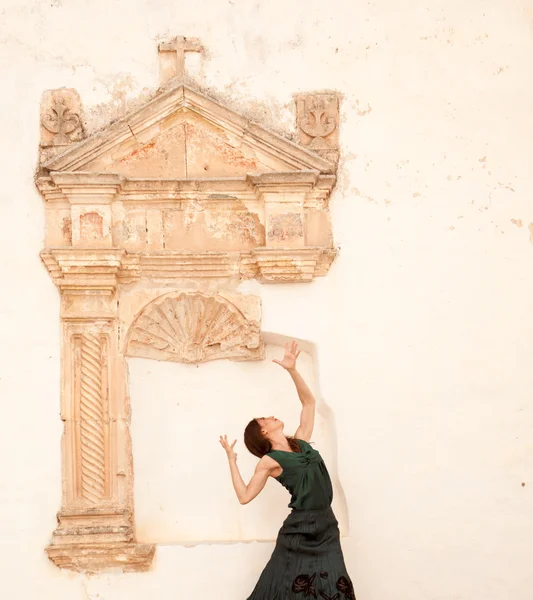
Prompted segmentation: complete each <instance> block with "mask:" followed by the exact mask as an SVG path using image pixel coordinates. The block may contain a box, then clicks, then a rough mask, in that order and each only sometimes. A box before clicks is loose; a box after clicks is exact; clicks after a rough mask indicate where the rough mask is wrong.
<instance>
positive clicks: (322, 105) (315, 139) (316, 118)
mask: <svg viewBox="0 0 533 600" xmlns="http://www.w3.org/2000/svg"><path fill="white" fill-rule="evenodd" d="M296 122H297V125H298V134H299V137H300V143H301V144H302V145H304V146H307V147H308V148H309V149H310V150H313V151H314V152H316V153H317V154H320V155H321V156H323V158H326V159H328V160H333V161H334V162H336V160H337V158H338V147H339V98H338V97H337V96H336V95H335V94H332V93H317V94H303V95H298V96H297V97H296Z"/></svg>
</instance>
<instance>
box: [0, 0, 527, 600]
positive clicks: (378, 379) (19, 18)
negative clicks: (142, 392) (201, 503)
mask: <svg viewBox="0 0 533 600" xmlns="http://www.w3.org/2000/svg"><path fill="white" fill-rule="evenodd" d="M0 8H1V9H2V19H1V23H0V41H1V42H2V43H1V44H0V65H1V69H2V73H3V76H4V81H3V85H2V89H3V93H4V102H5V108H4V110H3V111H1V112H0V125H1V131H2V134H3V140H4V144H3V146H2V149H1V150H0V154H1V157H2V165H3V173H4V188H3V194H2V200H1V202H0V219H1V222H2V224H3V227H2V236H1V238H0V244H1V247H2V253H1V256H2V263H1V270H2V294H1V295H0V321H1V331H2V354H3V356H2V358H3V360H2V369H1V371H0V397H1V398H2V399H3V403H2V405H3V413H2V417H3V419H2V421H3V425H4V426H3V432H2V436H0V455H1V456H2V457H3V459H4V460H3V461H2V462H3V464H2V473H3V481H4V485H3V486H2V492H1V493H0V507H1V523H2V525H1V528H0V539H1V540H2V544H1V550H0V552H1V562H0V564H1V565H2V574H3V578H2V581H3V589H4V594H5V595H6V596H10V597H17V598H37V597H38V598H40V599H41V600H47V599H50V600H51V599H52V598H53V599H54V600H66V599H68V600H73V599H75V600H82V599H86V598H90V599H91V600H94V599H96V598H99V599H105V600H123V599H126V598H128V600H131V599H132V598H133V599H134V600H136V599H141V598H145V597H147V596H148V595H153V596H155V597H158V598H161V599H166V598H169V599H170V598H198V597H207V596H208V595H209V590H213V589H216V590H217V593H218V595H219V597H220V598H227V599H228V600H234V599H237V598H244V597H246V594H247V592H248V591H249V590H250V589H251V587H252V586H253V583H254V581H255V579H256V578H257V575H258V573H259V571H260V569H261V568H262V566H263V564H264V562H265V561H266V559H267V558H268V556H269V554H270V552H271V549H272V545H271V544H267V543H265V544H258V543H246V544H233V545H227V544H224V545H217V544H211V545H210V544H205V545H199V546H196V547H193V548H186V547H183V546H177V545H163V546H159V547H158V551H157V552H158V554H157V559H156V562H155V564H154V570H153V571H152V572H151V573H148V574H138V575H128V576H123V575H116V574H111V575H105V576H101V577H95V578H91V579H85V578H83V577H80V576H78V575H73V574H69V573H64V572H60V571H59V570H57V569H56V567H54V566H53V565H52V564H51V563H50V562H49V561H48V559H47V558H46V555H45V554H44V550H43V549H44V547H45V546H46V544H47V543H48V541H49V536H50V533H51V531H52V530H53V528H54V513H55V511H56V510H57V509H58V508H59V504H60V472H61V471H60V456H59V439H60V435H61V421H60V419H59V415H58V412H59V328H58V310H59V308H58V294H57V291H56V289H55V288H54V287H53V284H52V282H51V281H50V279H49V276H48V274H47V273H46V271H45V268H44V267H43V266H42V265H41V263H40V261H39V259H38V252H39V250H40V249H41V247H42V241H43V231H44V223H43V209H42V202H41V198H40V197H39V195H38V193H37V191H36V190H35V188H34V185H33V181H32V177H33V170H34V167H35V164H36V159H37V144H38V134H39V128H38V114H39V102H40V98H41V94H42V92H43V90H45V89H49V88H57V87H61V86H66V87H73V88H76V89H77V90H78V91H79V92H80V95H81V97H82V100H83V102H84V106H85V110H86V111H88V113H91V112H92V111H95V112H94V115H93V117H94V120H93V123H95V124H96V123H97V122H98V119H101V122H102V123H103V122H104V120H105V119H107V118H109V114H110V113H109V111H111V112H112V113H113V114H115V115H119V114H121V111H123V110H125V109H126V107H127V105H128V98H129V97H133V96H136V95H138V94H139V93H140V92H141V91H142V90H143V89H146V90H147V91H146V94H148V93H149V89H150V88H153V87H154V86H156V85H157V62H156V61H157V56H156V52H155V43H154V40H155V38H156V37H157V36H164V35H166V34H168V33H171V34H185V35H196V36H198V37H200V38H201V39H202V42H203V43H204V45H205V46H206V47H207V48H208V49H209V60H208V61H206V62H205V63H204V65H203V66H202V65H201V64H200V62H198V61H197V57H192V61H193V62H194V61H197V62H198V64H197V65H196V72H197V74H198V77H199V79H203V82H204V84H205V85H207V86H208V87H211V88H212V89H213V90H214V91H215V92H217V93H218V94H219V95H220V96H221V97H223V98H225V99H226V100H230V101H231V102H232V104H233V106H234V107H235V108H236V109H239V110H243V111H244V112H247V113H248V114H252V115H254V116H256V117H258V118H262V119H263V121H264V123H266V124H267V125H270V126H272V127H274V128H276V129H289V128H290V127H291V123H292V120H293V116H292V114H291V107H292V99H291V94H292V93H294V92H299V91H306V90H314V89H317V88H324V89H328V88H329V89H336V90H339V91H341V92H342V93H343V94H344V101H343V104H342V111H343V123H342V128H341V150H342V152H341V157H342V158H341V161H342V162H341V168H340V182H339V185H338V187H337V190H336V192H335V193H334V195H333V199H332V210H333V215H334V223H333V226H334V233H335V236H336V241H337V243H338V244H339V245H340V247H341V254H340V257H339V258H338V260H337V261H336V263H335V264H334V266H333V268H332V270H331V271H330V273H329V274H328V276H327V277H326V278H324V279H319V280H317V281H316V282H314V283H313V284H311V285H308V286H307V285H305V286H304V285H302V286H286V287H285V286H275V287H268V286H261V287H259V286H257V288H258V289H260V294H261V296H262V299H263V310H264V318H263V328H264V329H265V330H266V331H271V332H275V333H278V334H283V335H287V336H295V337H299V338H302V339H306V340H309V341H310V342H312V343H313V344H314V345H315V346H316V348H317V357H316V360H317V364H318V368H319V380H320V384H321V391H322V395H323V397H324V399H325V400H326V401H327V402H328V404H329V406H331V408H332V411H333V413H334V415H335V422H336V435H337V439H338V467H339V476H340V479H341V481H342V483H343V487H344V491H345V494H346V501H347V506H348V511H349V519H350V537H349V538H346V539H345V540H344V542H343V544H344V549H345V552H346V559H347V562H348V565H349V568H350V571H351V574H352V576H353V578H354V580H355V582H356V590H357V593H358V598H359V600H389V599H390V600H392V599H394V600H428V599H430V598H431V599H435V600H437V599H438V600H441V599H442V600H449V599H451V598H455V599H459V598H469V599H471V598H484V599H485V600H496V599H498V600H500V599H501V598H513V600H529V598H530V596H531V589H532V586H533V574H532V572H531V556H532V555H533V510H532V508H531V507H532V502H531V493H532V492H531V490H532V489H533V481H532V471H533V443H532V442H531V440H532V433H533V413H532V401H531V392H530V390H531V388H532V385H533V372H532V370H531V363H532V358H533V343H532V339H533V316H532V311H531V306H532V303H533V277H532V276H531V262H532V252H533V246H532V245H531V240H530V236H531V235H532V234H531V230H533V225H531V224H532V223H533V205H532V204H531V200H530V197H529V192H530V190H531V188H532V184H533V169H531V166H530V164H529V162H530V157H531V155H532V151H533V147H532V146H533V110H532V108H533V106H532V104H533V103H532V96H533V87H532V84H531V78H530V64H531V60H530V57H531V55H532V52H533V10H531V9H529V8H524V3H522V2H518V1H516V0H505V1H504V0H493V1H492V2H488V3H487V2H481V1H480V0H472V1H471V2H468V3H465V2H459V1H457V0H452V1H447V2H443V1H442V0H440V1H439V0H437V1H435V2H431V3H429V2H428V3H425V4H424V3H417V2H414V1H410V2H407V3H403V4H398V3H397V2H393V1H391V0H377V1H375V2H370V3H368V2H364V3H348V2H340V1H338V0H333V1H332V2H329V3H327V4H324V3H323V2H317V1H316V0H308V1H306V2H300V1H299V2H293V3H288V2H280V1H278V0H272V1H271V2H268V3H261V4H259V3H248V2H242V1H241V2H239V1H238V0H235V1H234V2H227V3H222V2H214V1H213V2H204V3H201V4H199V5H196V6H195V7H194V8H193V6H192V5H191V4H190V3H185V2H182V1H178V2H175V1H174V2H170V1H168V0H151V1H148V0H145V1H142V0H139V1H137V2H133V3H132V2H125V1H123V0H117V1H116V2H113V3H111V4H110V3H108V2H104V1H103V0H94V1H92V2H83V1H81V0H76V1H72V2H64V3H63V2H61V0H48V1H35V0H34V1H32V0H30V1H28V2H25V3H24V4H21V3H19V2H18V1H15V0H2V1H1V3H0ZM193 66H194V65H193ZM254 102H255V104H254ZM101 103H107V104H108V108H109V111H108V112H105V111H101V110H100V109H97V108H96V107H97V105H99V104H101ZM166 391H167V390H166V389H161V390H157V389H156V390H154V395H157V393H158V392H159V393H160V394H164V393H166ZM228 433H229V432H228ZM202 452H206V453H211V452H212V461H213V469H221V470H225V469H227V467H226V465H225V463H224V457H223V456H222V455H221V452H220V449H219V448H217V447H213V449H212V450H211V449H210V448H206V449H205V450H203V451H202ZM241 453H242V450H241ZM204 458H205V457H204ZM523 484H525V485H523Z"/></svg>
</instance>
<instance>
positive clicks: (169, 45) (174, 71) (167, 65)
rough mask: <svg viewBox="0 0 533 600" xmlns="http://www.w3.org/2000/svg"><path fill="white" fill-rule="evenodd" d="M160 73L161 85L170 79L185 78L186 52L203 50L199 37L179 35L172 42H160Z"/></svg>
mask: <svg viewBox="0 0 533 600" xmlns="http://www.w3.org/2000/svg"><path fill="white" fill-rule="evenodd" d="M158 50H159V74H160V80H161V85H164V84H165V83H167V81H169V79H173V78H177V79H178V80H181V81H183V79H184V78H185V53H186V52H202V51H203V47H202V44H201V43H200V40H199V39H198V38H187V37H183V36H180V37H177V38H174V39H173V40H171V41H170V42H162V43H161V44H159V47H158Z"/></svg>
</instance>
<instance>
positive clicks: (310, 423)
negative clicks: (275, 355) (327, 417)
mask: <svg viewBox="0 0 533 600" xmlns="http://www.w3.org/2000/svg"><path fill="white" fill-rule="evenodd" d="M299 355H300V351H299V350H298V345H297V344H296V342H292V343H291V344H288V343H287V344H285V356H284V357H283V359H282V360H276V359H274V360H273V362H275V363H276V364H278V365H280V366H281V367H283V368H284V369H285V370H286V371H287V372H288V373H289V375H290V376H291V378H292V380H293V381H294V385H295V386H296V391H297V392H298V397H299V398H300V402H301V403H302V412H301V414H300V426H299V427H298V429H297V430H296V433H295V434H294V437H295V438H296V439H299V440H305V441H306V442H308V441H309V440H310V439H311V436H312V435H313V428H314V426H315V404H316V402H315V397H314V396H313V394H312V392H311V390H310V389H309V387H308V386H307V384H306V383H305V381H304V379H303V377H302V376H301V375H300V373H298V371H297V369H296V359H297V358H298V356H299Z"/></svg>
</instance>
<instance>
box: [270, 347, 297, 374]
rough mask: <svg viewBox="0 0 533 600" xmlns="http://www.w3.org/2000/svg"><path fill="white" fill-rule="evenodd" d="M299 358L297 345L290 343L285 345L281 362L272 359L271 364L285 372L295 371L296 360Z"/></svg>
mask: <svg viewBox="0 0 533 600" xmlns="http://www.w3.org/2000/svg"><path fill="white" fill-rule="evenodd" d="M298 356H300V351H299V350H298V344H297V343H296V342H292V343H291V344H289V343H286V344H285V356H284V357H283V360H277V359H275V358H274V359H272V362H275V363H276V364H277V365H280V366H281V367H283V368H284V369H286V370H287V371H293V370H294V369H296V359H297V358H298Z"/></svg>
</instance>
